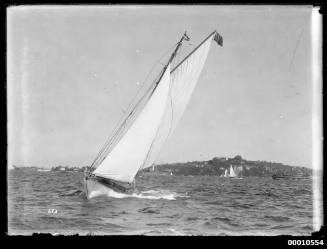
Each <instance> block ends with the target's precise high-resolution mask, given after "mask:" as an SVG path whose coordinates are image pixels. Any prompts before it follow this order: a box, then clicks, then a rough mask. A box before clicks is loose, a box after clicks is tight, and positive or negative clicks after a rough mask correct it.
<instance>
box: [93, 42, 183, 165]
mask: <svg viewBox="0 0 327 249" xmlns="http://www.w3.org/2000/svg"><path fill="white" fill-rule="evenodd" d="M177 44H178V43H175V44H174V45H173V46H171V47H170V48H169V49H168V50H166V52H165V53H163V55H162V56H161V57H160V58H159V59H158V60H157V61H156V62H155V63H154V65H153V66H152V68H151V70H150V72H149V73H148V75H147V76H146V78H145V80H144V81H143V83H142V85H141V87H140V88H139V89H138V91H137V93H136V95H135V96H134V98H133V99H132V101H131V102H130V104H129V105H128V107H127V108H126V110H128V109H130V108H131V106H132V104H133V102H134V101H135V99H136V97H137V96H138V95H139V93H140V91H141V90H142V89H143V88H144V87H145V84H144V83H145V82H146V81H147V80H148V77H149V76H150V74H151V73H152V71H153V70H154V68H155V66H156V65H157V64H158V62H160V60H161V59H162V58H163V57H164V56H166V55H167V53H168V52H169V51H170V50H172V48H174V47H175V46H176V45H177ZM157 78H158V77H157ZM157 78H156V79H157ZM154 82H156V80H155V81H154ZM153 84H154V83H152V84H151V85H150V89H151V88H152V86H153ZM150 89H148V90H147V91H146V93H145V94H144V95H143V96H142V97H141V99H140V100H139V101H138V102H137V104H136V105H138V103H140V102H141V100H142V99H143V98H144V97H145V96H146V94H147V93H148V91H149V90H150ZM136 105H135V107H136ZM134 110H135V108H133V109H132V111H131V112H130V114H129V115H128V116H127V117H126V118H125V119H126V120H127V118H128V117H129V116H130V115H131V114H132V113H133V111H134ZM126 113H127V112H126ZM124 116H125V113H124V114H123V115H122V117H121V118H120V120H119V122H118V124H117V125H116V127H115V129H114V130H116V132H114V134H113V135H111V136H109V137H108V139H107V141H106V142H105V144H104V146H103V147H102V149H101V150H100V151H99V153H98V155H97V156H96V158H95V160H94V161H93V163H92V164H91V167H90V168H93V167H94V164H95V163H96V161H97V160H98V159H99V158H100V157H101V155H103V153H104V152H105V151H106V147H107V146H108V144H110V141H112V140H113V139H112V138H113V136H115V134H117V132H118V131H119V128H120V127H121V126H122V125H124V123H126V122H125V121H126V120H125V121H124V122H123V123H122V124H121V122H122V120H124Z"/></svg>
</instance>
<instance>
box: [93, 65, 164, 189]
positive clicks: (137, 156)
mask: <svg viewBox="0 0 327 249" xmlns="http://www.w3.org/2000/svg"><path fill="white" fill-rule="evenodd" d="M169 85H170V65H168V66H167V68H166V70H165V72H164V73H163V75H162V77H161V79H160V82H159V83H158V86H157V87H156V88H155V90H154V92H153V94H152V96H151V97H150V99H149V100H148V102H147V103H146V105H145V106H144V108H143V110H142V111H141V112H140V113H139V115H138V117H137V118H136V119H135V121H134V122H133V124H132V125H131V126H130V128H129V130H128V131H126V133H125V134H124V136H123V137H122V138H121V140H120V141H119V142H118V143H117V144H116V146H115V147H114V148H113V149H112V150H111V152H110V153H109V155H108V156H107V157H106V158H105V159H104V160H103V161H102V163H101V164H100V165H99V166H98V167H97V168H96V169H95V170H94V171H93V173H94V174H95V175H98V176H102V177H105V178H110V179H113V180H118V181H123V182H129V183H131V182H132V181H133V180H134V177H135V175H136V173H137V171H138V170H139V169H140V167H142V165H143V163H144V161H145V160H146V157H147V154H148V152H149V150H150V147H151V144H152V143H153V141H154V139H155V137H156V134H157V131H158V128H159V126H160V123H161V120H162V117H163V113H164V111H165V108H166V102H167V100H168V95H169Z"/></svg>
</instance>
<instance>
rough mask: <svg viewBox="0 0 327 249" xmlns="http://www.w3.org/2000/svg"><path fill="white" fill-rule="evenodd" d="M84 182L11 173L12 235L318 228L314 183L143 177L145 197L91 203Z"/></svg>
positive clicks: (60, 175)
mask: <svg viewBox="0 0 327 249" xmlns="http://www.w3.org/2000/svg"><path fill="white" fill-rule="evenodd" d="M82 177H83V175H82V173H79V172H38V171H26V170H23V171H19V170H18V171H9V174H8V185H9V186H8V227H9V233H10V234H32V233H33V232H50V233H59V234H75V233H79V234H89V233H92V234H142V235H279V234H292V235H309V234H310V233H311V232H312V229H313V228H312V182H311V181H310V180H273V179H271V178H258V177H249V178H244V179H226V178H219V177H217V176H170V175H154V174H144V175H141V177H138V178H137V179H136V182H137V189H138V193H135V194H132V195H124V194H118V193H112V192H108V193H107V195H106V196H98V197H95V198H92V199H90V200H87V199H85V198H84V197H83V196H82V192H81V190H82ZM49 209H56V210H57V213H49Z"/></svg>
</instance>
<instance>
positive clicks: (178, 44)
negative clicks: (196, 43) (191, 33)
mask: <svg viewBox="0 0 327 249" xmlns="http://www.w3.org/2000/svg"><path fill="white" fill-rule="evenodd" d="M183 40H187V41H189V40H190V38H189V37H188V36H187V34H186V31H185V33H184V35H183V36H182V38H181V39H180V41H179V42H178V43H177V46H176V48H175V50H174V52H173V53H172V54H171V56H170V58H169V60H168V62H167V63H166V65H165V67H164V68H163V69H162V71H161V75H160V77H159V79H158V81H157V82H156V87H157V85H158V84H159V82H160V80H161V77H162V76H163V74H164V73H165V71H166V68H167V67H168V65H169V64H170V63H171V62H172V61H173V59H174V57H175V56H176V54H177V51H178V49H179V48H180V46H182V42H183ZM156 87H155V88H154V89H153V91H154V90H155V89H156Z"/></svg>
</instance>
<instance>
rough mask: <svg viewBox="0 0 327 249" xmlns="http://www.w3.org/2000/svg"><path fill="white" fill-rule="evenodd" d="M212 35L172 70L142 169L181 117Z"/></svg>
mask: <svg viewBox="0 0 327 249" xmlns="http://www.w3.org/2000/svg"><path fill="white" fill-rule="evenodd" d="M213 37H214V33H213V34H211V36H209V37H208V38H207V39H206V40H205V41H204V42H203V43H202V44H201V45H200V46H199V47H198V48H197V49H196V50H195V51H194V52H193V53H191V54H190V55H189V56H188V57H186V59H184V60H183V61H182V62H181V63H180V64H179V65H178V66H177V67H176V68H174V69H173V70H172V72H171V75H170V77H171V79H170V80H171V83H170V92H169V97H168V101H167V104H166V107H165V112H164V115H163V117H162V121H161V125H160V128H159V130H158V132H157V135H156V138H155V140H154V142H153V144H152V146H151V149H150V151H149V154H148V156H147V159H146V161H145V163H144V164H143V166H142V167H141V168H142V169H144V168H147V167H151V165H152V164H153V163H154V162H155V160H156V159H157V157H158V155H159V153H160V151H161V150H162V148H163V146H164V144H165V143H166V141H167V139H168V138H169V137H170V135H171V134H172V132H173V130H174V129H175V128H176V126H177V124H178V122H179V120H180V119H181V117H182V115H183V112H184V111H185V108H186V106H187V104H188V102H189V100H190V98H191V95H192V93H193V90H194V88H195V86H196V83H197V81H198V79H199V76H200V73H201V71H202V69H203V66H204V63H205V61H206V58H207V56H208V52H209V49H210V45H211V41H212V38H213Z"/></svg>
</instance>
